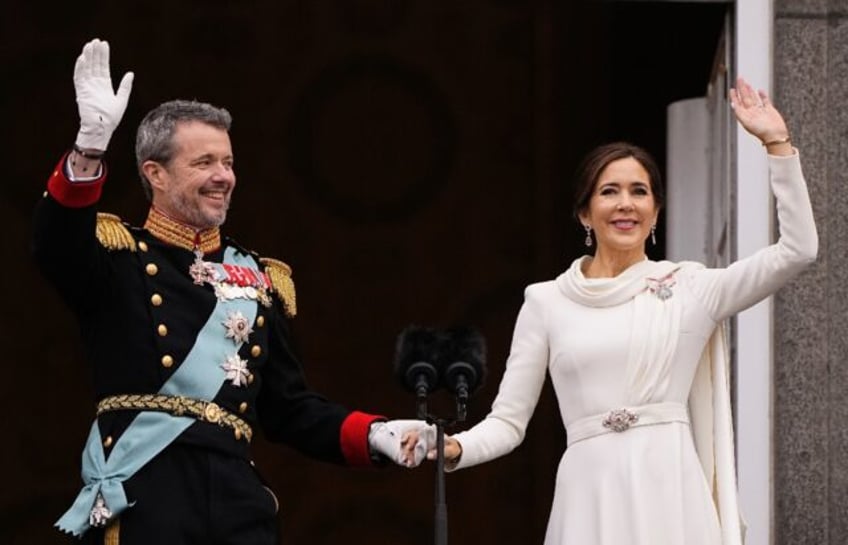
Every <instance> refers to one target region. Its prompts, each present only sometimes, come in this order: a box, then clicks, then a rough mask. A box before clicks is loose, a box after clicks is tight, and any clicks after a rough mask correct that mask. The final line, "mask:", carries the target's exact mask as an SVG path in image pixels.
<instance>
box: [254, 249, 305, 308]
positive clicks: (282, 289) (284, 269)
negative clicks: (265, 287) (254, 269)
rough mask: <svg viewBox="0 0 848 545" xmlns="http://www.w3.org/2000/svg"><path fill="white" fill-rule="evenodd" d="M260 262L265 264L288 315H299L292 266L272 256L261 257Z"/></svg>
mask: <svg viewBox="0 0 848 545" xmlns="http://www.w3.org/2000/svg"><path fill="white" fill-rule="evenodd" d="M259 262H260V263H262V264H263V265H265V273H266V274H267V275H268V278H270V279H271V287H272V288H273V289H274V293H276V294H277V296H278V297H279V298H280V299H281V300H282V301H283V304H284V305H285V307H286V316H288V317H289V318H294V317H295V315H297V297H296V295H295V291H294V280H292V277H291V273H292V270H291V267H289V266H288V265H286V264H285V263H283V262H282V261H280V260H277V259H271V258H270V257H261V258H259Z"/></svg>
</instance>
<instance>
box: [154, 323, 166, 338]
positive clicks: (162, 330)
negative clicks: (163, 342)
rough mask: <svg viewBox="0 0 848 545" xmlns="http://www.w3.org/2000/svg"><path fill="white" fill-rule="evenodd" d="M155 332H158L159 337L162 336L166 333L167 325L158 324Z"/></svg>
mask: <svg viewBox="0 0 848 545" xmlns="http://www.w3.org/2000/svg"><path fill="white" fill-rule="evenodd" d="M156 332H157V333H159V336H160V337H164V336H165V335H167V334H168V326H166V325H165V324H159V327H157V328H156Z"/></svg>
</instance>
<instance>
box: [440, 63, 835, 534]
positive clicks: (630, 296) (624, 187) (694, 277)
mask: <svg viewBox="0 0 848 545" xmlns="http://www.w3.org/2000/svg"><path fill="white" fill-rule="evenodd" d="M730 98H731V105H732V107H733V111H734V112H735V115H736V118H737V120H738V122H739V123H740V124H741V125H742V126H743V127H744V128H745V129H746V130H747V131H748V132H749V133H751V134H752V135H753V136H754V137H756V138H758V139H759V140H760V141H761V142H762V143H763V145H764V147H765V149H766V152H767V153H768V161H769V171H770V181H771V187H772V190H773V192H774V196H775V199H776V203H777V213H778V214H777V215H778V220H779V224H780V237H779V240H778V241H777V242H776V243H775V244H773V245H771V246H768V247H766V248H763V249H762V250H760V251H759V252H757V253H756V254H754V255H752V256H750V257H747V258H745V259H741V260H739V261H737V262H735V263H733V264H732V265H730V266H729V267H727V268H724V269H709V268H705V267H704V266H703V265H701V264H698V263H693V262H681V263H672V262H668V261H662V262H655V261H650V260H648V259H647V257H646V255H645V244H646V241H647V239H648V238H650V237H652V236H653V230H654V226H655V225H656V222H657V216H658V214H659V210H660V207H661V205H662V190H661V187H660V183H659V171H658V169H657V167H656V164H655V163H654V161H653V159H651V157H650V156H649V155H648V154H647V153H646V152H644V151H643V150H641V149H640V148H638V147H635V146H632V145H629V144H624V143H615V144H609V145H606V146H602V147H600V148H598V149H596V150H595V151H594V152H592V153H591V154H590V155H589V156H588V157H587V158H586V159H585V160H584V162H583V164H582V167H581V169H580V170H579V171H578V174H579V175H578V183H579V184H580V186H579V187H578V192H577V194H578V201H577V205H576V210H577V215H578V217H579V219H580V222H581V223H582V224H583V226H584V227H585V229H586V231H587V239H586V244H587V245H593V246H594V255H593V256H584V257H581V258H579V259H577V260H576V261H574V263H573V264H572V265H571V267H570V268H569V269H568V270H567V271H566V272H564V273H563V274H561V275H560V276H559V277H558V278H556V279H555V280H552V281H548V282H541V283H538V284H533V285H530V286H529V287H528V288H527V289H526V292H525V301H524V304H523V306H522V308H521V310H520V312H519V314H518V318H517V321H516V324H515V331H514V336H513V339H512V346H511V349H510V355H509V359H508V361H507V365H506V370H505V372H504V376H503V378H502V380H501V383H500V387H499V391H498V394H497V397H496V399H495V401H494V403H493V405H492V409H491V412H490V413H489V414H488V416H487V417H486V418H485V419H484V420H483V421H481V422H480V423H478V424H477V425H475V426H474V427H472V428H471V429H469V430H467V431H464V432H460V433H457V434H455V435H453V436H451V437H447V438H446V441H445V458H446V460H447V461H448V464H447V467H448V470H449V471H455V470H458V469H462V468H466V467H470V466H474V465H476V464H480V463H483V462H486V461H488V460H492V459H494V458H496V457H498V456H502V455H504V454H507V453H508V452H510V451H511V450H513V449H514V448H515V447H516V446H518V445H519V444H520V443H521V441H522V440H523V438H524V433H525V430H526V427H527V423H528V421H529V420H530V417H531V416H532V414H533V410H534V409H535V407H536V403H537V401H538V399H539V394H540V392H541V389H542V385H543V382H544V379H545V375H546V373H547V372H549V373H550V375H551V379H552V383H553V386H554V390H555V392H556V396H557V399H558V402H559V409H560V413H561V416H562V420H563V423H564V424H565V427H566V434H567V439H568V447H567V449H566V451H565V454H564V455H563V456H562V459H561V461H560V464H559V468H558V471H557V479H556V488H555V493H554V500H553V505H552V508H551V513H550V518H549V522H548V528H547V534H546V537H545V544H546V545H562V544H565V545H624V544H633V545H682V544H686V545H737V544H741V543H742V540H743V534H744V528H743V524H742V522H741V519H740V516H739V511H738V506H737V501H736V482H735V476H734V473H735V468H734V459H733V431H732V418H731V411H730V396H729V388H728V383H729V381H728V374H729V373H728V368H727V356H726V347H725V344H724V333H723V327H722V322H723V321H724V320H725V319H726V318H728V317H730V316H731V315H733V314H735V313H737V312H739V311H741V310H743V309H745V308H747V307H749V306H751V305H753V304H755V303H756V302H758V301H760V300H761V299H763V298H765V297H767V296H768V295H770V294H772V293H774V292H775V291H776V290H777V289H779V288H780V287H781V286H783V285H784V284H786V283H787V282H788V281H789V280H790V279H791V278H793V277H794V276H795V275H797V274H798V273H799V272H800V271H801V270H802V269H804V268H805V267H806V266H807V265H809V264H810V263H811V262H813V261H814V260H815V257H816V252H817V248H818V238H817V234H816V227H815V223H814V220H813V214H812V208H811V206H810V199H809V195H808V193H807V187H806V183H805V181H804V178H803V175H802V173H801V166H800V161H799V156H798V152H797V150H796V149H795V148H793V147H792V144H791V142H790V140H789V132H788V129H787V127H786V123H785V122H784V120H783V117H782V116H781V115H780V113H779V112H778V111H777V110H776V109H775V108H774V107H773V105H772V104H771V102H770V100H769V98H768V96H767V95H766V94H765V93H764V92H763V91H759V92H756V91H755V90H754V89H753V88H752V87H751V86H750V85H749V84H748V83H746V82H745V81H744V80H742V79H741V78H740V79H739V81H738V82H737V86H736V88H734V89H731V92H730ZM742 182H743V183H744V180H743V181H742ZM744 364H745V362H740V365H744ZM429 455H430V457H431V458H432V457H433V455H434V452H432V451H431V452H430V454H429Z"/></svg>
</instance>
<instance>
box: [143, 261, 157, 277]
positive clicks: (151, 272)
mask: <svg viewBox="0 0 848 545" xmlns="http://www.w3.org/2000/svg"><path fill="white" fill-rule="evenodd" d="M144 270H145V272H147V274H149V275H150V276H153V275H155V274H156V273H158V272H159V267H157V266H156V263H148V264H147V266H146V267H145V268H144Z"/></svg>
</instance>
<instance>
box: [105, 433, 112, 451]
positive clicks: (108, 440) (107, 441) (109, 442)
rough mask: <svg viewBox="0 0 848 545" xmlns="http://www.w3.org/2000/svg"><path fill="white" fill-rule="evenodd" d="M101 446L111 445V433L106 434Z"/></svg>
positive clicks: (107, 446)
mask: <svg viewBox="0 0 848 545" xmlns="http://www.w3.org/2000/svg"><path fill="white" fill-rule="evenodd" d="M103 446H104V447H106V448H109V447H111V446H112V436H111V435H107V436H106V439H104V440H103Z"/></svg>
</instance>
